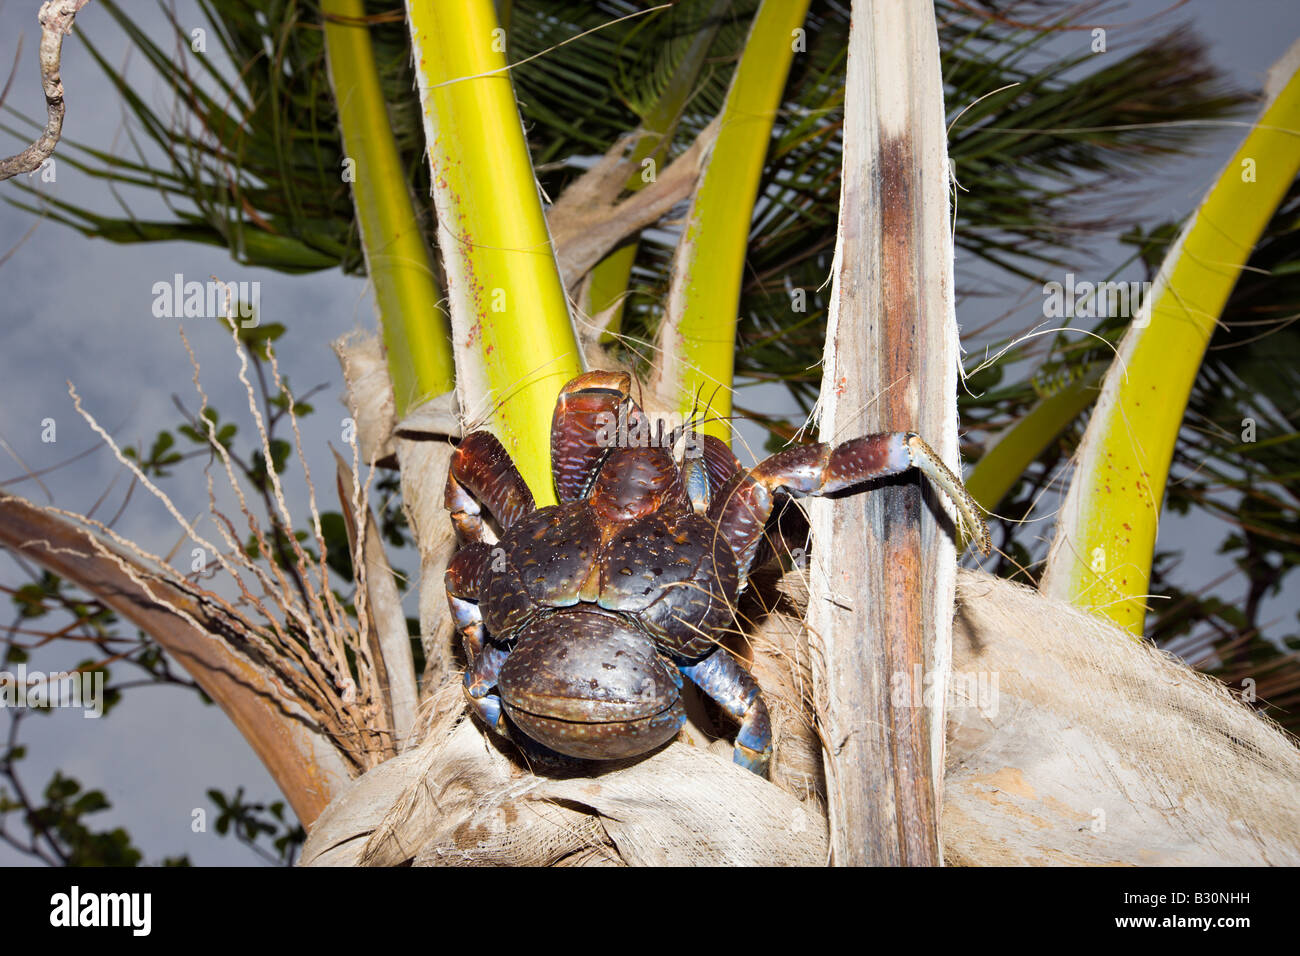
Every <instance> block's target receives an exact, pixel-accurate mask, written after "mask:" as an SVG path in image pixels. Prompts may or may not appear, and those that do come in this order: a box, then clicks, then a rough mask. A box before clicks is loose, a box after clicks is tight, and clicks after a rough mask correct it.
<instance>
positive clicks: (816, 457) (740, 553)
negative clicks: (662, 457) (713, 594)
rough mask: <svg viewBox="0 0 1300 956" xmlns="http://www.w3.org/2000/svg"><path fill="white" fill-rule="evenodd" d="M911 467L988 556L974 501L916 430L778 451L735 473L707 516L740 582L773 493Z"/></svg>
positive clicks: (823, 489)
mask: <svg viewBox="0 0 1300 956" xmlns="http://www.w3.org/2000/svg"><path fill="white" fill-rule="evenodd" d="M910 468H916V469H917V470H918V471H920V472H922V473H923V474H925V475H926V477H928V478H929V479H930V480H931V481H933V482H934V483H935V484H936V485H938V486H939V488H940V489H941V490H942V491H943V492H944V493H945V494H946V495H947V496H948V497H949V499H951V501H952V503H953V504H954V505H955V506H956V509H957V516H958V519H959V520H960V522H961V524H962V525H964V526H965V527H966V528H967V529H968V530H970V531H971V532H972V537H973V538H974V539H975V540H976V542H977V544H978V545H979V548H980V550H981V551H983V552H985V553H987V552H988V550H989V532H988V528H987V527H986V526H985V524H984V520H983V519H982V518H981V517H980V514H979V508H978V506H977V505H976V504H975V501H974V499H972V498H971V496H970V495H968V494H967V493H966V489H965V488H964V487H963V486H962V483H961V480H960V479H958V478H957V476H956V475H954V474H953V473H952V472H951V471H949V470H948V468H947V466H946V465H944V463H943V462H942V461H941V460H940V459H939V456H938V455H937V454H936V453H935V452H934V450H933V449H932V448H930V446H929V445H927V444H926V443H925V442H924V441H923V440H922V439H921V437H920V436H919V435H917V434H916V433H915V432H883V433H881V434H878V435H866V436H864V437H862V438H854V439H851V440H850V441H846V442H844V443H843V444H841V445H836V446H835V447H834V448H831V446H830V445H827V444H825V443H819V444H816V445H801V446H799V447H796V448H787V449H785V450H783V451H779V452H777V453H776V454H775V455H772V456H771V457H769V458H766V459H764V460H763V461H761V462H759V463H758V464H757V465H755V466H754V467H753V468H752V469H750V471H748V472H739V473H737V474H735V475H733V476H732V477H731V478H730V479H729V480H728V481H727V483H726V484H725V485H724V486H723V487H722V488H721V489H720V490H719V492H718V494H717V495H716V496H715V497H714V499H713V504H712V505H710V506H709V517H710V518H712V519H713V521H714V522H715V523H716V524H717V526H718V529H719V530H720V531H721V532H722V534H723V536H724V537H725V538H726V539H727V541H728V542H729V543H730V544H731V548H732V550H733V551H734V552H735V554H736V564H737V567H738V568H739V570H740V574H741V579H742V581H743V579H744V577H745V575H746V574H747V573H748V572H749V568H750V564H751V562H752V561H753V560H754V553H755V551H756V550H757V548H758V544H759V541H760V540H761V538H762V535H763V526H764V524H766V522H767V519H768V517H769V516H770V515H771V513H772V504H773V496H774V495H775V494H776V493H777V492H785V493H786V494H790V495H793V496H795V497H797V498H802V497H805V496H809V495H825V494H829V493H831V492H835V491H843V490H844V489H846V488H851V487H852V486H854V485H857V484H860V483H862V482H864V481H867V480H868V479H870V478H880V477H883V476H886V475H897V474H901V473H902V472H905V471H907V470H908V469H910Z"/></svg>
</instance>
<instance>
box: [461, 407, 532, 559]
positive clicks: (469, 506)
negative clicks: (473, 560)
mask: <svg viewBox="0 0 1300 956" xmlns="http://www.w3.org/2000/svg"><path fill="white" fill-rule="evenodd" d="M446 502H447V510H448V511H450V512H451V520H452V523H453V524H455V526H456V530H457V532H459V533H460V536H461V538H462V540H465V541H482V540H483V513H482V509H483V508H486V509H487V510H488V513H489V514H491V515H492V517H493V518H495V519H496V521H497V524H499V525H500V526H501V528H502V530H505V529H506V528H509V527H510V526H511V525H512V524H514V523H515V522H516V521H518V520H519V519H520V518H522V517H523V516H524V515H527V514H530V513H532V511H533V510H534V508H535V505H534V502H533V493H532V492H531V491H530V490H529V489H528V485H527V484H525V482H524V479H523V476H522V475H520V474H519V470H518V469H517V468H516V467H515V463H514V462H513V461H512V460H511V459H510V453H509V452H507V451H506V450H505V448H504V447H503V446H502V444H501V442H499V441H497V438H496V436H495V435H493V434H492V433H491V432H473V433H472V434H469V435H466V436H465V438H463V439H462V440H461V443H460V444H459V445H457V446H456V450H455V451H454V452H453V453H452V456H451V467H450V468H449V469H448V471H447V490H446Z"/></svg>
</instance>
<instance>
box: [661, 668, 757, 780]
mask: <svg viewBox="0 0 1300 956" xmlns="http://www.w3.org/2000/svg"><path fill="white" fill-rule="evenodd" d="M679 669H680V670H681V672H682V674H684V675H685V676H686V677H687V678H688V679H689V680H691V681H692V682H693V683H694V684H695V685H696V686H697V687H699V688H700V690H702V691H704V693H706V694H708V695H709V696H710V697H712V698H713V699H714V700H716V701H717V702H718V703H719V704H721V705H722V709H723V710H725V711H726V712H727V713H728V714H730V715H731V716H732V717H734V718H735V719H736V720H738V721H740V730H739V732H738V733H737V734H736V747H735V751H734V755H733V757H732V759H733V760H734V761H735V762H736V763H738V764H740V765H741V766H742V767H744V768H745V769H746V770H752V771H754V773H756V774H758V775H759V776H763V777H765V776H767V765H768V763H769V762H770V761H771V759H772V722H771V720H770V718H769V717H768V714H767V705H766V704H764V703H763V697H762V694H761V692H760V691H759V687H758V681H756V680H754V678H753V675H751V674H750V673H749V671H747V670H746V669H745V667H744V665H742V664H741V663H740V662H739V661H737V660H736V659H735V658H734V657H732V656H731V654H729V653H727V651H726V650H717V651H714V652H713V653H712V654H710V655H709V656H708V657H706V658H704V660H702V661H700V662H699V663H698V664H689V665H683V666H681V667H680V668H679Z"/></svg>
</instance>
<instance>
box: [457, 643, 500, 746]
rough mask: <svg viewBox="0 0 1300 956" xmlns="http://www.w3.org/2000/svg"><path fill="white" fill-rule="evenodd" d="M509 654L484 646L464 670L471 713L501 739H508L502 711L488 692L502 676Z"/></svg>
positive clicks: (497, 702)
mask: <svg viewBox="0 0 1300 956" xmlns="http://www.w3.org/2000/svg"><path fill="white" fill-rule="evenodd" d="M509 656H510V652H509V651H507V650H506V649H505V648H502V647H497V646H496V645H495V644H490V643H485V644H484V645H483V648H482V650H481V651H480V652H479V654H478V656H477V657H475V658H474V661H473V663H472V664H470V666H469V667H467V668H465V681H464V685H463V686H464V688H465V698H466V699H467V700H468V701H469V706H470V708H471V709H472V710H473V711H474V713H476V714H478V715H479V716H480V717H482V718H483V722H484V723H485V724H487V725H488V727H489V728H491V729H492V731H494V732H495V733H497V734H500V735H501V736H502V737H509V733H508V732H507V731H506V719H505V716H504V712H503V710H502V708H501V698H500V696H498V695H497V694H493V693H491V691H492V688H493V687H495V686H496V684H497V678H498V677H499V676H500V674H501V668H502V666H503V665H504V664H505V662H506V658H507V657H509Z"/></svg>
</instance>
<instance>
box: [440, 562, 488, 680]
mask: <svg viewBox="0 0 1300 956" xmlns="http://www.w3.org/2000/svg"><path fill="white" fill-rule="evenodd" d="M491 560H492V548H491V545H489V544H487V543H486V542H483V541H476V542H474V543H473V544H467V545H466V546H465V547H463V548H461V549H460V550H459V551H457V552H456V554H455V556H454V557H453V558H452V559H451V561H450V562H449V563H448V565H447V570H446V572H445V573H444V574H443V584H444V586H445V587H446V589H447V604H448V606H450V608H451V617H452V620H453V621H454V622H455V624H456V633H457V634H459V635H460V639H461V644H462V646H463V647H464V648H465V659H466V660H467V661H469V662H470V663H473V661H474V659H475V658H476V657H478V655H479V652H480V651H481V650H482V649H483V641H484V638H485V637H486V636H487V635H486V633H485V631H484V629H483V610H482V608H480V607H479V598H480V595H481V594H482V590H483V579H484V577H485V572H486V571H487V569H488V566H489V564H490V562H491Z"/></svg>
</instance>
